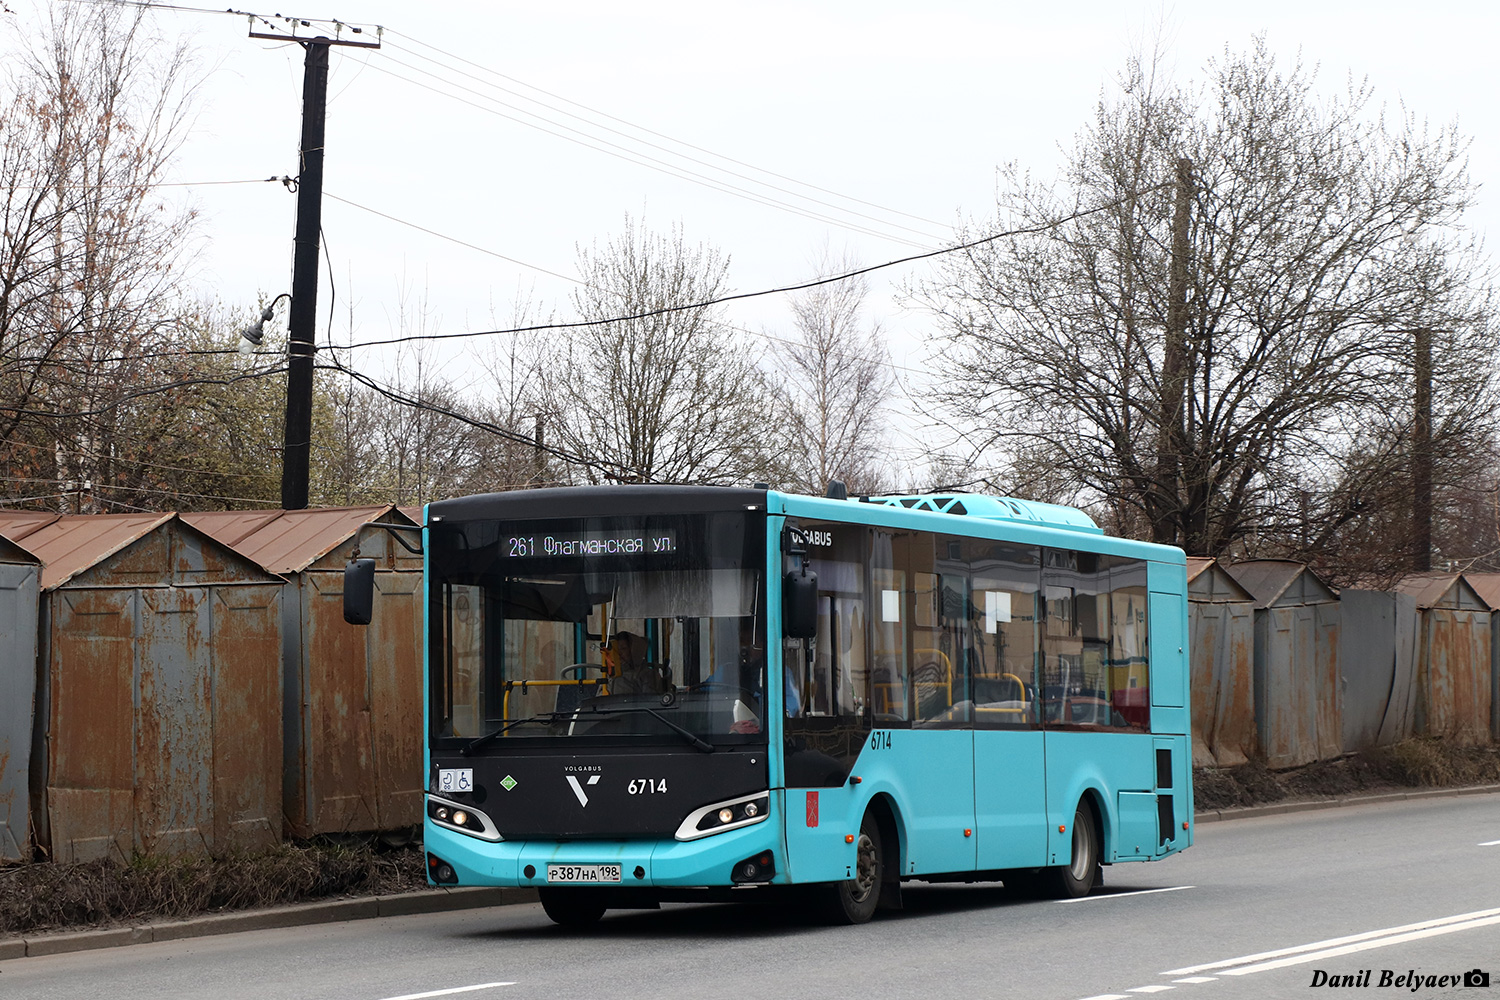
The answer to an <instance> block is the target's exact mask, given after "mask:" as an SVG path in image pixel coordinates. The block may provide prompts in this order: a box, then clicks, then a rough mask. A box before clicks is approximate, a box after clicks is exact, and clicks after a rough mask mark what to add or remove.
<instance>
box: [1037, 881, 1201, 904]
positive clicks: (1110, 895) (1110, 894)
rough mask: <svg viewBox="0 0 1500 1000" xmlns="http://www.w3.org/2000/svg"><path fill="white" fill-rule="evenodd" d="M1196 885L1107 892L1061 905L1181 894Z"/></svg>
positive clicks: (1064, 900) (1069, 900) (1060, 901)
mask: <svg viewBox="0 0 1500 1000" xmlns="http://www.w3.org/2000/svg"><path fill="white" fill-rule="evenodd" d="M1196 888H1198V887H1197V886H1195V885H1174V886H1169V887H1168V888H1166V889H1137V890H1135V891H1134V892H1106V893H1104V894H1103V895H1100V896H1079V897H1078V898H1077V899H1059V900H1058V902H1059V903H1091V902H1094V901H1095V900H1100V899H1119V898H1120V897H1122V896H1149V895H1151V894H1152V893H1153V892H1181V891H1182V890H1183V889H1196Z"/></svg>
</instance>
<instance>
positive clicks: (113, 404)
mask: <svg viewBox="0 0 1500 1000" xmlns="http://www.w3.org/2000/svg"><path fill="white" fill-rule="evenodd" d="M286 370H287V368H286V366H285V365H282V366H281V367H280V368H265V369H261V370H258V371H254V372H246V373H245V374H243V375H233V376H230V377H228V378H186V379H179V380H177V381H175V382H167V383H164V384H162V385H157V386H152V387H151V388H149V389H140V390H138V391H136V392H127V393H124V394H122V395H120V396H119V397H117V398H115V399H112V400H110V402H109V403H108V404H106V405H104V406H99V407H95V408H94V409H92V410H75V411H72V412H69V413H59V412H57V411H55V410H31V409H26V408H24V407H17V406H6V405H4V404H0V412H4V413H14V414H16V415H17V416H23V417H44V418H49V419H53V420H69V419H73V418H76V417H96V416H98V415H99V414H101V413H108V412H109V411H111V410H114V409H118V408H119V407H120V405H121V404H122V403H128V402H129V401H130V400H132V399H140V398H142V397H145V396H155V395H159V394H161V393H164V392H171V391H173V390H174V389H185V388H187V387H188V386H194V385H234V384H236V383H239V382H245V381H249V380H251V379H257V378H265V377H266V376H268V375H280V374H282V373H284V372H285V371H286Z"/></svg>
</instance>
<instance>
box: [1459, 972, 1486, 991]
mask: <svg viewBox="0 0 1500 1000" xmlns="http://www.w3.org/2000/svg"><path fill="white" fill-rule="evenodd" d="M1464 985H1465V986H1483V987H1485V988H1486V989H1488V988H1489V985H1490V974H1489V973H1488V972H1485V971H1484V970H1483V969H1474V970H1473V971H1471V972H1465V973H1464Z"/></svg>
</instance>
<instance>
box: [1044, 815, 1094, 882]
mask: <svg viewBox="0 0 1500 1000" xmlns="http://www.w3.org/2000/svg"><path fill="white" fill-rule="evenodd" d="M1098 871H1099V831H1098V829H1097V828H1096V827H1095V826H1094V812H1093V810H1091V809H1090V808H1089V807H1088V806H1087V805H1085V804H1084V803H1082V802H1080V803H1078V808H1077V809H1076V810H1075V811H1074V813H1073V851H1072V858H1071V860H1069V862H1068V863H1067V864H1065V865H1058V866H1057V867H1055V868H1047V869H1044V870H1043V871H1042V883H1043V886H1044V888H1045V890H1046V893H1047V895H1049V896H1052V897H1054V898H1057V899H1077V898H1078V897H1079V896H1087V895H1088V894H1089V892H1090V891H1092V890H1093V888H1094V877H1095V874H1096V873H1097V872H1098Z"/></svg>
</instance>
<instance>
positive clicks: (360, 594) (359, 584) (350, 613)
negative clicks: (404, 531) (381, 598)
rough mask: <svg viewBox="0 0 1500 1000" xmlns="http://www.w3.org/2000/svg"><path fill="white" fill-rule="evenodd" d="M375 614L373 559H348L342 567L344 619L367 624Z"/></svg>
mask: <svg viewBox="0 0 1500 1000" xmlns="http://www.w3.org/2000/svg"><path fill="white" fill-rule="evenodd" d="M374 616H375V560H374V559H350V560H349V562H348V564H347V565H346V566H345V567H344V621H346V622H348V623H349V624H350V625H368V624H370V619H372V618H373V617H374Z"/></svg>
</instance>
